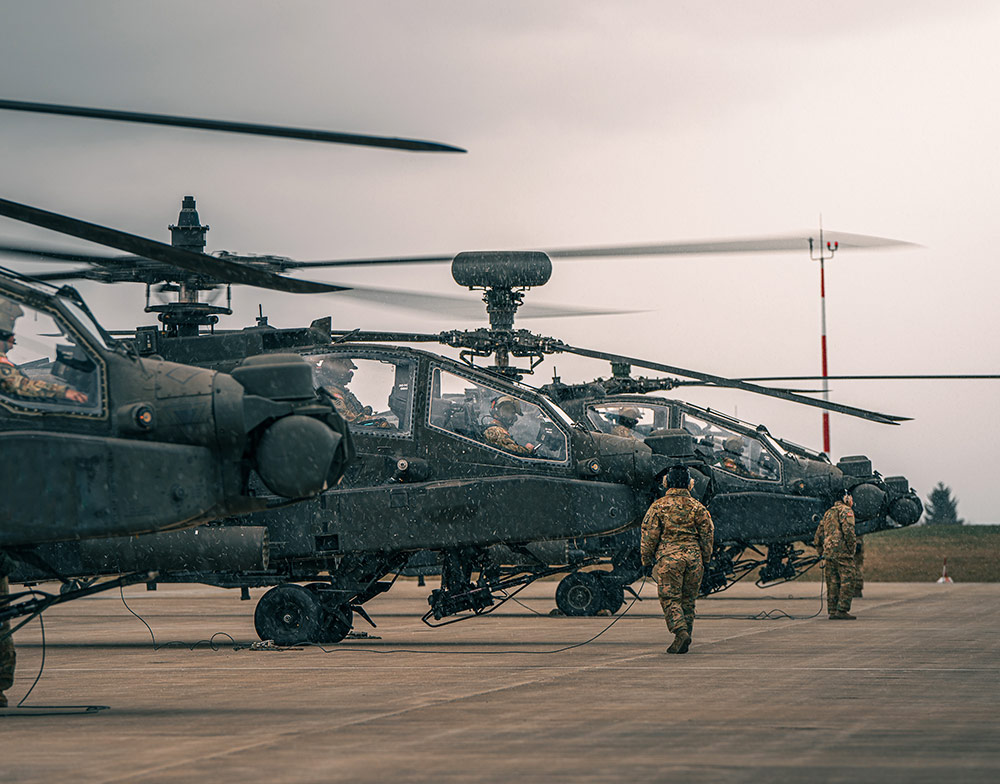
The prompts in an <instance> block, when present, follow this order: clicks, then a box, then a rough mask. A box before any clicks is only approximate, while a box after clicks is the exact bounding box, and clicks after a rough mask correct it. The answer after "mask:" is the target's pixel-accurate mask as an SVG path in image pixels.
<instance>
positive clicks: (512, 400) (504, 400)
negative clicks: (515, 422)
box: [490, 395, 524, 416]
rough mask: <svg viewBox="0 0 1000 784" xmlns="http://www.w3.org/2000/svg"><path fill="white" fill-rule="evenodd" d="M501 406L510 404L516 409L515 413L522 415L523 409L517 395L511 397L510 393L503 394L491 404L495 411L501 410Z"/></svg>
mask: <svg viewBox="0 0 1000 784" xmlns="http://www.w3.org/2000/svg"><path fill="white" fill-rule="evenodd" d="M500 406H510V407H511V408H513V409H514V413H515V414H517V415H518V416H520V415H521V414H522V413H524V412H523V411H521V403H520V401H518V399H517V398H516V397H511V396H510V395H501V396H500V397H498V398H495V399H494V400H493V404H492V405H491V406H490V408H492V409H493V410H494V411H497V410H499V408H500Z"/></svg>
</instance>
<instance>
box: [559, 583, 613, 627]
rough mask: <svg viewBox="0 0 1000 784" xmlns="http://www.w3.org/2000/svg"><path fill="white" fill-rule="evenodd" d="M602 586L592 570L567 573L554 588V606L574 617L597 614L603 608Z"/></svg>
mask: <svg viewBox="0 0 1000 784" xmlns="http://www.w3.org/2000/svg"><path fill="white" fill-rule="evenodd" d="M603 587H604V586H603V585H602V584H601V580H600V578H598V577H597V575H596V574H594V573H593V572H573V573H572V574H567V575H566V576H565V577H563V578H562V580H560V581H559V586H558V587H557V588H556V607H558V608H559V609H560V610H561V611H562V612H563V613H564V614H565V615H572V616H575V617H580V616H584V615H597V613H598V612H600V611H601V610H602V609H603V608H604V602H605V596H604V590H603Z"/></svg>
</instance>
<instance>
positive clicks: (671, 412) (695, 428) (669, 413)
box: [586, 398, 781, 481]
mask: <svg viewBox="0 0 1000 784" xmlns="http://www.w3.org/2000/svg"><path fill="white" fill-rule="evenodd" d="M692 409H695V410H692ZM586 411H587V419H588V421H589V422H590V423H591V424H592V425H593V426H594V428H595V429H597V430H599V431H601V432H603V433H611V434H614V435H621V436H630V437H632V438H636V439H638V440H640V441H644V440H645V439H646V437H647V436H648V435H650V433H652V432H654V431H657V430H665V429H667V428H670V427H682V428H684V429H685V430H687V431H688V432H689V433H690V434H691V435H692V436H693V437H694V444H695V449H696V451H698V452H699V453H700V454H701V455H702V456H703V457H705V458H707V459H708V460H709V462H710V463H711V464H712V465H714V466H715V467H716V468H718V469H719V470H721V471H726V472H727V473H730V474H734V475H735V476H738V477H741V478H743V479H755V480H763V481H777V480H778V479H780V478H781V460H780V459H779V458H778V456H777V455H776V454H775V452H774V451H773V447H772V445H771V442H770V440H765V439H764V438H762V436H761V435H760V434H759V433H754V432H752V431H751V430H750V428H749V427H747V428H739V429H737V428H735V427H728V426H726V425H725V424H724V423H723V421H724V419H725V417H722V416H721V415H715V416H713V415H711V414H710V413H709V412H707V411H706V412H704V413H703V414H702V413H700V409H697V408H696V407H694V406H691V405H690V404H686V403H684V404H681V403H674V404H671V403H668V402H667V401H656V402H654V401H651V400H642V399H641V398H640V399H634V398H632V399H629V398H625V399H623V398H618V399H615V400H606V401H603V402H601V403H591V404H589V405H588V406H587V409H586ZM720 420H721V421H720Z"/></svg>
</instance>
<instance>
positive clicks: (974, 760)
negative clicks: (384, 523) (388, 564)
mask: <svg viewBox="0 0 1000 784" xmlns="http://www.w3.org/2000/svg"><path fill="white" fill-rule="evenodd" d="M555 585H556V584H555V583H554V582H547V583H540V584H536V585H534V586H530V587H529V588H528V589H527V590H526V591H524V592H523V593H522V594H521V595H520V596H519V597H518V598H520V599H522V600H523V602H524V605H523V606H519V605H512V604H508V605H507V606H505V607H504V608H502V609H501V610H500V611H499V612H498V613H497V614H495V615H493V616H490V617H486V618H481V619H476V620H472V621H468V622H463V623H459V624H455V625H451V626H446V627H444V628H440V629H429V628H427V627H426V626H424V625H423V624H422V623H421V622H420V620H419V616H420V615H421V614H422V613H423V612H424V610H425V609H426V595H427V592H428V591H429V590H430V588H431V587H432V586H431V585H428V587H427V588H425V589H421V588H418V587H417V586H416V583H415V582H403V583H400V584H398V585H396V586H395V587H394V588H393V589H392V591H390V592H389V593H388V594H385V595H383V596H381V597H379V598H377V599H376V600H374V601H372V602H370V603H369V604H368V605H367V607H368V609H369V611H370V612H371V614H372V616H373V617H374V618H375V620H376V621H377V622H378V624H379V628H378V629H377V630H371V629H370V628H368V627H366V625H365V624H364V622H363V621H360V620H359V621H358V625H356V627H355V628H356V629H359V630H364V629H366V628H368V631H370V632H372V633H374V634H377V635H379V636H380V637H381V639H379V640H368V641H366V640H349V641H345V642H344V643H341V644H340V645H338V646H331V647H330V652H329V653H324V652H323V651H321V650H318V649H315V648H309V649H304V650H290V651H280V652H276V651H259V652H258V651H250V650H245V649H244V650H239V651H234V650H233V646H232V644H231V643H229V641H228V639H227V638H225V637H222V636H217V637H216V642H217V644H218V645H219V646H220V649H219V650H217V651H213V650H211V649H210V648H209V647H208V646H207V645H205V644H201V645H198V646H197V647H196V648H195V649H194V650H193V651H192V650H189V649H188V648H187V647H185V646H181V645H169V646H167V647H162V648H160V649H159V650H154V649H153V648H152V646H151V643H150V638H149V633H148V632H147V630H146V628H145V627H144V626H143V625H142V624H141V623H140V622H139V621H138V620H137V619H136V618H134V617H133V616H132V615H130V614H129V613H128V612H127V611H126V609H125V608H124V606H123V605H122V602H121V599H120V598H119V596H118V594H117V593H114V594H108V595H103V596H100V597H93V598H89V599H85V600H81V601H79V602H76V603H70V604H68V605H66V606H63V607H58V608H54V609H53V610H52V611H51V612H50V614H48V615H47V616H46V637H47V651H46V656H47V659H46V667H45V673H44V675H43V677H42V680H41V682H40V683H39V684H38V686H37V687H36V689H35V692H34V693H33V694H32V695H31V697H30V699H29V701H28V704H35V705H55V704H75V705H79V704H88V703H92V704H101V705H109V706H111V710H109V711H106V712H104V713H101V714H98V715H90V716H47V717H42V716H38V717H31V716H18V717H5V718H0V781H3V782H22V781H24V782H27V781H38V782H52V781H58V780H75V781H86V782H114V781H141V782H190V781H196V780H198V779H200V778H204V779H205V780H206V781H212V782H229V781H274V782H286V781H287V782H330V781H406V782H409V781H435V782H438V781H443V782H468V781H503V782H510V781H512V780H518V779H520V780H523V781H543V780H544V781H546V782H562V781H566V782H590V781H617V780H622V779H645V780H652V781H668V780H670V781H684V782H701V781H723V780H724V781H726V782H755V783H756V782H770V781H879V782H886V781H890V782H891V781H907V782H923V781H926V782H939V781H943V780H946V779H952V780H959V781H996V780H998V778H1000V733H998V732H997V730H998V729H1000V707H998V704H1000V701H998V696H1000V688H998V687H1000V655H998V654H1000V585H994V584H964V585H963V584H955V585H952V586H939V585H936V584H933V583H928V584H879V583H868V584H866V586H865V594H866V598H865V599H862V600H858V601H857V602H856V604H855V609H856V611H857V614H858V616H859V620H858V621H856V622H831V621H828V620H827V619H826V614H825V612H823V613H821V614H820V615H818V616H815V617H809V616H813V615H814V614H815V613H816V612H817V611H818V610H819V609H820V605H819V597H818V591H819V585H818V584H816V583H791V584H787V585H784V586H779V587H776V588H771V589H769V590H764V591H762V590H760V589H757V588H755V587H753V586H742V585H738V586H736V587H734V588H733V589H731V590H730V591H729V592H726V593H724V594H721V595H720V597H719V598H713V599H710V600H702V601H701V602H699V611H700V614H701V616H702V617H701V618H700V619H699V620H698V622H697V623H696V625H695V635H694V644H693V646H692V648H691V652H690V653H689V654H688V655H686V656H667V655H664V654H663V651H664V649H665V648H666V646H667V644H668V643H669V640H670V637H669V635H668V634H667V632H666V628H665V626H664V623H663V620H662V616H661V615H660V614H659V606H658V605H657V603H656V600H655V591H654V590H653V588H652V586H651V585H647V586H645V588H644V590H643V594H644V596H646V597H648V599H649V600H648V601H643V602H639V603H635V604H634V605H633V606H632V607H631V609H630V610H629V611H628V613H627V614H625V616H624V617H622V618H621V620H619V621H618V622H617V623H616V624H615V625H614V626H612V627H611V628H610V629H608V630H607V631H606V632H605V633H604V634H603V635H601V636H600V637H599V638H598V639H596V640H594V641H593V642H591V643H589V644H586V645H583V646H580V647H576V648H572V649H570V650H566V651H563V652H558V653H557V652H553V651H556V650H557V649H560V648H563V647H565V646H567V645H572V644H574V643H579V642H583V641H585V640H587V639H589V638H590V637H592V636H593V635H595V634H597V633H598V632H600V631H601V630H602V629H604V628H605V627H607V626H608V624H609V623H610V622H611V621H612V620H613V619H611V618H579V619H577V618H554V617H549V616H548V615H547V613H548V611H549V610H550V609H551V608H552V607H553V606H554V604H553V600H552V596H553V593H554V590H555ZM261 593H263V591H254V598H255V599H256V598H257V597H258V596H259V595H260V594H261ZM125 596H126V598H127V599H128V601H129V604H130V605H131V606H132V608H133V609H134V610H135V611H136V612H138V613H139V614H141V615H142V616H143V617H144V618H145V619H146V621H147V622H148V623H149V624H150V626H151V627H152V629H153V631H154V632H155V634H156V637H157V642H158V643H161V644H162V643H168V642H171V641H184V642H186V643H189V644H190V643H194V642H196V641H198V640H202V639H206V638H208V637H210V636H211V635H212V634H213V633H215V632H225V633H227V634H229V635H232V637H233V638H235V639H236V640H237V641H238V642H239V643H243V644H249V643H251V642H253V641H255V640H256V636H255V634H254V632H253V623H252V611H253V603H251V602H240V601H239V598H238V594H237V593H236V592H234V591H224V590H221V589H214V588H207V587H201V586H161V587H160V589H159V590H158V591H157V592H155V593H147V592H145V590H144V588H143V587H142V586H137V587H132V588H130V589H126V591H125ZM628 606H629V605H628V602H627V603H626V607H628ZM786 615H790V616H792V617H793V618H792V619H789V618H787V617H785V616H786ZM17 644H18V652H19V660H18V664H19V668H18V675H17V683H16V684H15V687H14V689H12V690H11V692H9V696H10V697H11V698H12V700H11V703H12V704H14V703H15V702H16V701H17V700H18V699H20V697H21V696H22V695H23V694H24V692H25V691H26V690H27V688H28V686H30V684H31V681H32V680H33V679H34V677H35V674H36V673H37V669H38V664H39V659H40V654H41V647H40V644H39V629H38V624H37V623H33V624H32V625H31V626H28V627H25V629H23V630H22V631H21V632H19V633H18V635H17ZM8 713H9V711H8Z"/></svg>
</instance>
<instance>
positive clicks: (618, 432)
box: [611, 425, 639, 440]
mask: <svg viewBox="0 0 1000 784" xmlns="http://www.w3.org/2000/svg"><path fill="white" fill-rule="evenodd" d="M611 435H613V436H621V437H622V438H635V439H636V440H638V438H639V437H638V436H637V435H636V434H635V431H634V430H633V429H632V428H630V427H625V425H615V426H614V427H613V428H611Z"/></svg>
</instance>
